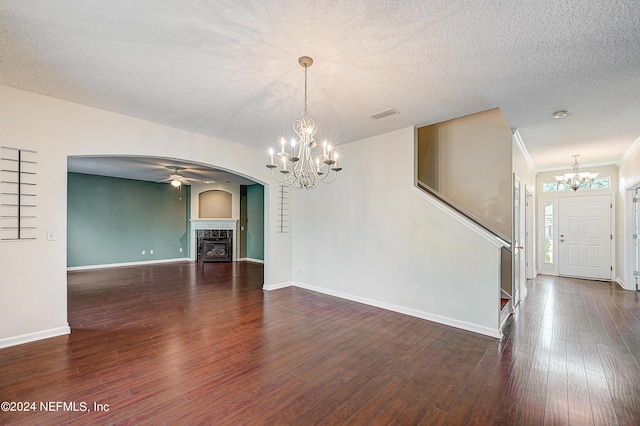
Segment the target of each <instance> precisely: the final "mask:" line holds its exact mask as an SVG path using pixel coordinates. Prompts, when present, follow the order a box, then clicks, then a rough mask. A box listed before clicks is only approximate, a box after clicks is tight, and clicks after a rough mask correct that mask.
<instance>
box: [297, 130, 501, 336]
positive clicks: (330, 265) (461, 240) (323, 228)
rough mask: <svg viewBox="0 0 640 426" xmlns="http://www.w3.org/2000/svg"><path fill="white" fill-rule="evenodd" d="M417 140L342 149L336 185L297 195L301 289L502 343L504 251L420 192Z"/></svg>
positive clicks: (387, 137) (383, 140)
mask: <svg viewBox="0 0 640 426" xmlns="http://www.w3.org/2000/svg"><path fill="white" fill-rule="evenodd" d="M414 132H415V130H414V128H406V129H403V130H399V131H395V132H392V133H387V134H384V135H380V136H376V137H372V138H368V139H364V140H360V141H357V142H353V143H349V144H347V145H345V146H343V147H341V148H343V155H342V158H343V160H344V163H343V164H344V166H343V167H344V170H343V171H342V172H340V175H339V176H338V180H337V182H335V183H333V184H331V185H321V187H319V188H317V189H314V190H312V191H305V190H300V191H297V192H296V193H295V200H294V201H295V203H294V209H293V249H294V254H293V267H294V279H295V283H296V285H298V286H301V287H307V288H311V289H314V290H317V291H321V292H325V293H329V294H334V295H339V296H342V297H346V298H349V299H353V300H358V301H362V302H365V303H369V304H373V305H377V306H383V307H385V308H388V309H393V310H397V311H400V312H405V313H409V314H412V315H415V316H420V317H423V318H428V319H431V320H435V321H439V322H442V323H445V324H450V325H454V326H457V327H460V328H465V329H468V330H473V331H476V332H480V333H484V334H488V335H493V336H498V335H499V330H498V321H499V318H498V315H499V310H500V308H499V269H498V268H499V264H498V263H497V259H498V258H499V249H498V248H497V247H496V246H495V245H493V244H492V243H489V242H487V240H486V239H484V238H483V237H481V236H479V235H478V234H477V233H475V232H473V231H470V230H469V228H467V227H466V226H465V225H462V224H461V223H460V222H458V221H456V220H455V219H453V218H452V217H450V216H448V215H447V214H445V213H443V211H442V210H440V209H439V208H437V207H435V206H434V205H432V204H430V203H428V202H426V201H425V200H424V199H423V198H421V197H420V196H419V195H417V194H416V193H415V192H414V191H413V181H414ZM416 287H419V291H418V292H419V294H416Z"/></svg>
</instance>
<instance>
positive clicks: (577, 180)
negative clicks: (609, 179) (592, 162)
mask: <svg viewBox="0 0 640 426" xmlns="http://www.w3.org/2000/svg"><path fill="white" fill-rule="evenodd" d="M572 157H573V158H574V163H573V172H572V173H565V174H564V175H562V176H556V180H557V181H558V184H562V185H565V186H568V187H569V188H571V189H573V190H574V191H577V190H578V188H580V186H581V185H582V184H584V183H587V182H593V180H594V179H595V178H597V177H598V175H599V173H591V172H581V171H579V170H578V168H579V167H580V164H579V163H578V157H580V155H579V154H576V155H572Z"/></svg>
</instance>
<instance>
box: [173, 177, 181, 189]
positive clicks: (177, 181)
mask: <svg viewBox="0 0 640 426" xmlns="http://www.w3.org/2000/svg"><path fill="white" fill-rule="evenodd" d="M171 185H172V186H175V187H176V188H179V187H180V185H182V182H180V181H179V180H177V179H174V180H172V181H171Z"/></svg>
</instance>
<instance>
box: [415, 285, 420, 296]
mask: <svg viewBox="0 0 640 426" xmlns="http://www.w3.org/2000/svg"><path fill="white" fill-rule="evenodd" d="M415 290H416V294H420V286H419V285H417V286H416V289H415Z"/></svg>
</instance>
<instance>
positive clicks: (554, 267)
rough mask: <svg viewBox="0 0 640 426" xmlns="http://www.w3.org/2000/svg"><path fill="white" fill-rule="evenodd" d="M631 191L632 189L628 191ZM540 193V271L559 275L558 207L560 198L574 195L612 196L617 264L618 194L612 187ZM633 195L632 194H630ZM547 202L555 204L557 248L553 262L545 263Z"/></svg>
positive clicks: (613, 259) (613, 246)
mask: <svg viewBox="0 0 640 426" xmlns="http://www.w3.org/2000/svg"><path fill="white" fill-rule="evenodd" d="M612 186H613V182H612ZM628 192H629V193H631V192H632V191H628ZM539 194H540V195H538V200H537V201H538V205H537V211H538V215H537V223H538V230H537V231H538V232H537V234H538V238H537V250H536V252H537V257H538V273H540V274H545V275H555V276H558V275H559V272H558V248H559V245H558V244H559V241H558V222H559V217H558V207H559V204H560V202H559V200H560V198H572V197H582V196H588V195H606V194H609V195H610V196H611V205H612V207H611V216H610V224H611V235H612V236H613V238H612V240H611V265H616V264H617V263H616V259H617V239H616V235H617V234H616V217H617V213H616V212H617V209H616V195H615V190H613V189H612V188H610V189H591V190H585V191H582V192H581V191H580V190H578V191H575V192H574V191H558V192H546V193H539ZM630 197H631V195H630ZM546 203H552V204H553V240H552V241H553V247H554V250H555V256H554V259H553V263H552V264H549V263H544V259H545V245H544V230H545V226H544V220H545V215H544V207H545V204H546ZM615 275H616V271H615V270H614V271H612V273H611V280H612V281H614V280H616V277H615Z"/></svg>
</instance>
